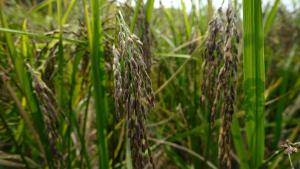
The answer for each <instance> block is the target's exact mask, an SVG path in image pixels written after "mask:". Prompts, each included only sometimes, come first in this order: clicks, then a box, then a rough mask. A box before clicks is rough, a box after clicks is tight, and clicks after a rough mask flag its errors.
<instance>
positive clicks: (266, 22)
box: [264, 0, 281, 36]
mask: <svg viewBox="0 0 300 169" xmlns="http://www.w3.org/2000/svg"><path fill="white" fill-rule="evenodd" d="M280 1H281V0H276V1H275V2H274V4H273V6H272V9H271V11H270V12H268V13H267V17H265V20H264V35H265V36H267V35H268V33H269V31H270V29H271V26H272V24H273V22H274V19H275V16H276V13H277V11H278V8H279V4H280Z"/></svg>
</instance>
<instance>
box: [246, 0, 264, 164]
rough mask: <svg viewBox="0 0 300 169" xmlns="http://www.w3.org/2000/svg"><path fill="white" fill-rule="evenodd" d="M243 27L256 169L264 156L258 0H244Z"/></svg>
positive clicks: (249, 124) (249, 137)
mask: <svg viewBox="0 0 300 169" xmlns="http://www.w3.org/2000/svg"><path fill="white" fill-rule="evenodd" d="M243 28H244V94H245V100H244V106H245V107H244V108H245V112H246V128H247V141H248V145H249V149H250V151H249V152H250V157H251V160H250V163H251V165H250V166H251V167H250V168H257V167H258V166H259V165H260V164H261V163H262V161H263V159H264V142H265V130H264V105H265V104H264V102H265V101H264V86H265V65H264V40H263V38H264V36H263V25H262V10H261V0H244V1H243Z"/></svg>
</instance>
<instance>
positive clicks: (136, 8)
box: [130, 0, 143, 33]
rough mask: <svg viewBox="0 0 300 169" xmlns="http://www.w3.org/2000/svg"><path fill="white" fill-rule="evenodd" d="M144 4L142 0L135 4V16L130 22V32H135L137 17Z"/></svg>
mask: <svg viewBox="0 0 300 169" xmlns="http://www.w3.org/2000/svg"><path fill="white" fill-rule="evenodd" d="M142 4H143V1H142V0H137V2H136V6H135V9H134V14H133V17H132V19H131V23H130V32H132V33H133V32H134V26H135V24H136V20H137V17H138V15H139V12H140V9H141V7H142Z"/></svg>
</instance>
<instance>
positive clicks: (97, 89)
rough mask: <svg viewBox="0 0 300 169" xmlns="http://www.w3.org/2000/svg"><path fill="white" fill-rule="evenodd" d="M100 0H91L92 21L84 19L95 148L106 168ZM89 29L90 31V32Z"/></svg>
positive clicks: (105, 111) (101, 164) (107, 157)
mask: <svg viewBox="0 0 300 169" xmlns="http://www.w3.org/2000/svg"><path fill="white" fill-rule="evenodd" d="M101 2H102V1H101ZM101 2H100V1H99V0H92V1H91V10H92V23H88V22H87V21H88V20H86V24H87V25H89V24H91V26H88V27H87V28H88V35H89V36H88V37H89V42H90V43H91V44H90V45H89V46H90V50H91V67H92V79H93V87H94V89H93V90H94V98H95V108H96V128H97V139H98V143H97V148H98V152H99V156H98V158H99V163H100V165H99V168H101V169H106V168H109V155H108V147H107V140H106V133H107V131H106V120H107V103H106V91H105V87H106V85H105V84H106V83H105V67H104V51H103V44H101V43H102V38H103V34H102V29H101V24H100V14H101V13H100V9H102V8H101ZM87 18H88V16H87ZM87 18H86V19H87ZM89 28H91V30H89ZM89 31H91V33H90V32H89ZM91 35H93V36H91ZM99 44H100V45H99Z"/></svg>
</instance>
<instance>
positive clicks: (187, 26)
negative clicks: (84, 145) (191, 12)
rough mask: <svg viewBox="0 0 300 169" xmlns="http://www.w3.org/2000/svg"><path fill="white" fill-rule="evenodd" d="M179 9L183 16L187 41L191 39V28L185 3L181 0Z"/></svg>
mask: <svg viewBox="0 0 300 169" xmlns="http://www.w3.org/2000/svg"><path fill="white" fill-rule="evenodd" d="M181 8H182V9H181V10H182V14H183V20H184V26H185V32H186V38H187V40H189V39H190V38H191V26H190V22H189V18H188V14H187V12H186V7H185V3H184V1H183V0H181Z"/></svg>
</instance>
